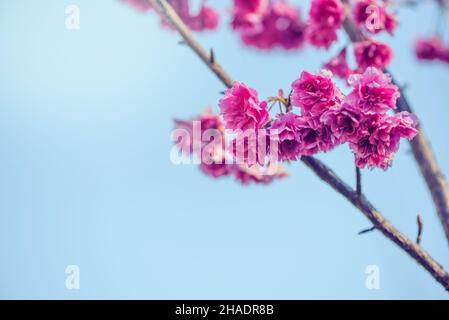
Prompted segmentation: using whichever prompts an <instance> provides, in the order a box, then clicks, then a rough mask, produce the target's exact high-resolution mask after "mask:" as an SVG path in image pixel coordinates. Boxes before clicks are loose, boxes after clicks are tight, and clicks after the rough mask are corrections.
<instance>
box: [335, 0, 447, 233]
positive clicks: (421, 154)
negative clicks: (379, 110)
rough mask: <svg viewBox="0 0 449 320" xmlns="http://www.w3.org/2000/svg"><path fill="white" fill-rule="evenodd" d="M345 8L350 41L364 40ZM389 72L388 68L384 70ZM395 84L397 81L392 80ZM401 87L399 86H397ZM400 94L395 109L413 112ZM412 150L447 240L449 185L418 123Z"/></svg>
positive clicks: (345, 2) (346, 28) (346, 1)
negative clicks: (417, 131)
mask: <svg viewBox="0 0 449 320" xmlns="http://www.w3.org/2000/svg"><path fill="white" fill-rule="evenodd" d="M343 3H344V5H345V9H346V19H345V20H344V22H343V27H344V29H345V31H346V33H347V34H348V37H349V38H350V39H351V41H352V42H358V41H364V40H366V39H367V37H365V35H364V34H363V32H362V31H361V30H360V28H359V27H358V26H357V25H356V24H355V23H354V21H353V20H352V19H351V18H350V10H351V8H350V5H349V4H348V0H343ZM386 72H388V73H389V74H391V72H389V71H388V70H386ZM393 83H395V84H396V85H398V84H397V82H396V81H395V80H394V77H393ZM398 87H399V88H401V87H400V86H398ZM400 92H401V96H400V97H399V99H398V101H397V111H398V112H401V111H407V112H410V113H413V111H412V108H411V106H410V104H409V102H408V100H407V98H406V96H405V93H404V90H403V89H400ZM410 144H411V146H412V152H413V155H414V157H415V160H416V162H417V164H418V166H419V169H420V171H421V174H422V176H423V177H424V180H425V181H426V184H427V187H428V189H429V191H430V193H431V195H432V199H433V202H434V204H435V207H436V210H437V214H438V217H439V219H440V222H441V224H442V225H443V229H444V232H445V234H446V239H447V240H448V241H449V185H448V183H447V181H446V179H445V177H444V175H443V173H442V171H441V169H440V167H439V166H438V162H437V159H436V158H435V155H434V153H433V151H432V148H431V146H430V143H429V141H428V139H427V137H426V135H425V133H424V131H423V129H422V126H421V125H419V134H418V135H417V136H416V137H415V138H414V139H413V140H411V141H410Z"/></svg>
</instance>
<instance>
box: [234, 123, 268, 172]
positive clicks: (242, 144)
mask: <svg viewBox="0 0 449 320" xmlns="http://www.w3.org/2000/svg"><path fill="white" fill-rule="evenodd" d="M269 147H270V137H269V135H268V134H267V132H266V130H247V131H245V132H243V133H240V134H238V135H237V137H236V138H235V139H234V140H232V141H231V152H232V155H233V157H234V160H235V162H236V163H237V164H246V165H247V166H249V167H251V166H253V165H255V164H259V165H261V166H263V165H264V164H265V161H266V160H267V157H268V153H269Z"/></svg>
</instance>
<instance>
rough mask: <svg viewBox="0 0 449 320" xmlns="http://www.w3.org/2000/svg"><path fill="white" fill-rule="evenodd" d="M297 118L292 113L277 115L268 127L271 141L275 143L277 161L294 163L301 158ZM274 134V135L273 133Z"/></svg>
mask: <svg viewBox="0 0 449 320" xmlns="http://www.w3.org/2000/svg"><path fill="white" fill-rule="evenodd" d="M298 123H299V116H297V115H296V114H294V113H293V112H288V113H281V114H278V115H277V117H276V120H274V121H273V123H272V124H271V127H270V136H271V139H272V140H274V141H276V142H277V149H278V150H277V151H278V159H279V160H281V161H283V160H290V161H295V160H298V159H299V158H300V157H301V137H300V136H299V132H298ZM274 132H275V133H274Z"/></svg>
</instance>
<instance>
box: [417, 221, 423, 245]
mask: <svg viewBox="0 0 449 320" xmlns="http://www.w3.org/2000/svg"><path fill="white" fill-rule="evenodd" d="M416 222H417V223H418V235H417V236H416V243H417V244H420V243H421V237H422V229H423V227H424V222H423V220H422V216H421V215H420V214H418V216H417V217H416Z"/></svg>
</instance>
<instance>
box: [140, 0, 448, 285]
mask: <svg viewBox="0 0 449 320" xmlns="http://www.w3.org/2000/svg"><path fill="white" fill-rule="evenodd" d="M149 1H150V2H151V3H152V4H153V6H154V7H156V8H158V10H159V11H160V12H162V13H163V15H164V16H165V18H167V19H168V21H170V23H171V24H172V26H173V27H174V28H175V29H176V30H178V32H179V33H180V34H181V36H182V37H183V38H184V40H185V41H186V43H187V44H188V45H189V47H190V48H191V49H192V50H193V51H194V52H195V53H196V54H197V55H198V56H199V57H200V58H201V60H203V62H204V63H205V64H206V65H207V66H208V67H209V68H210V69H211V70H212V71H213V72H214V73H215V74H216V75H217V77H218V78H219V79H220V80H221V81H222V82H223V83H224V84H225V85H226V86H227V87H228V88H229V87H232V84H233V81H232V80H231V77H230V76H229V75H228V74H227V73H226V72H225V71H224V70H223V69H222V68H221V67H220V68H216V67H215V66H216V65H217V64H215V65H211V64H210V57H209V55H208V54H207V52H206V51H205V50H204V49H203V47H202V46H201V45H200V44H199V43H198V42H197V41H196V40H195V39H194V37H193V36H192V33H191V32H190V30H189V29H188V28H187V26H186V25H185V24H184V23H183V22H182V20H181V19H180V18H179V17H178V15H177V14H176V12H175V11H174V10H173V9H172V7H171V6H170V5H169V4H168V3H167V1H166V0H149ZM301 160H302V162H304V163H305V164H306V165H307V166H308V167H309V168H310V169H311V170H312V171H314V172H315V174H317V175H318V176H319V177H320V178H321V179H322V180H323V181H325V182H326V183H327V184H329V185H330V186H331V187H332V188H333V189H334V190H335V191H337V192H338V193H340V194H341V195H342V196H344V197H345V198H346V199H347V200H349V201H350V202H351V203H352V204H353V205H354V206H355V207H357V208H358V209H359V210H360V211H361V212H362V213H363V214H364V215H365V216H366V217H367V218H368V219H369V220H370V221H371V222H372V223H373V225H374V226H375V227H376V229H378V230H379V231H381V232H382V233H383V234H384V235H385V236H386V237H387V238H388V239H390V240H391V241H393V242H394V243H396V244H397V245H398V246H399V247H400V248H402V250H404V251H405V252H407V253H408V254H409V255H410V256H411V257H412V258H414V259H415V260H416V261H417V262H418V263H419V264H420V265H421V266H423V267H424V268H425V269H426V270H427V271H428V272H429V273H430V274H431V275H432V276H433V277H434V279H435V280H437V281H438V282H439V283H440V284H441V285H442V286H443V287H444V288H445V289H446V290H448V291H449V275H448V274H447V272H446V271H445V270H444V269H443V267H442V266H441V265H440V264H438V263H437V262H436V261H435V260H434V259H433V258H432V257H431V256H430V255H429V254H428V253H427V252H426V251H425V250H423V249H422V248H421V247H420V246H419V245H417V244H416V243H414V242H413V241H411V240H409V239H408V238H407V237H406V236H405V235H404V234H402V233H401V232H400V231H398V230H397V229H396V228H394V227H393V226H392V225H391V223H390V222H389V221H388V220H387V219H385V218H384V217H383V216H382V215H381V214H380V213H379V212H378V211H377V210H376V209H375V208H374V207H373V205H372V204H371V203H370V202H369V201H368V200H367V199H366V198H365V197H364V196H363V195H361V196H360V197H359V196H358V195H357V192H356V191H355V190H354V189H352V188H351V187H350V186H348V185H347V184H346V183H345V182H344V181H342V180H341V179H340V178H339V177H338V176H337V175H336V174H335V173H334V172H333V171H332V170H331V169H330V168H328V167H327V166H326V165H324V164H323V163H322V162H321V161H319V160H317V159H315V158H313V157H308V156H305V157H302V159H301Z"/></svg>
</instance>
